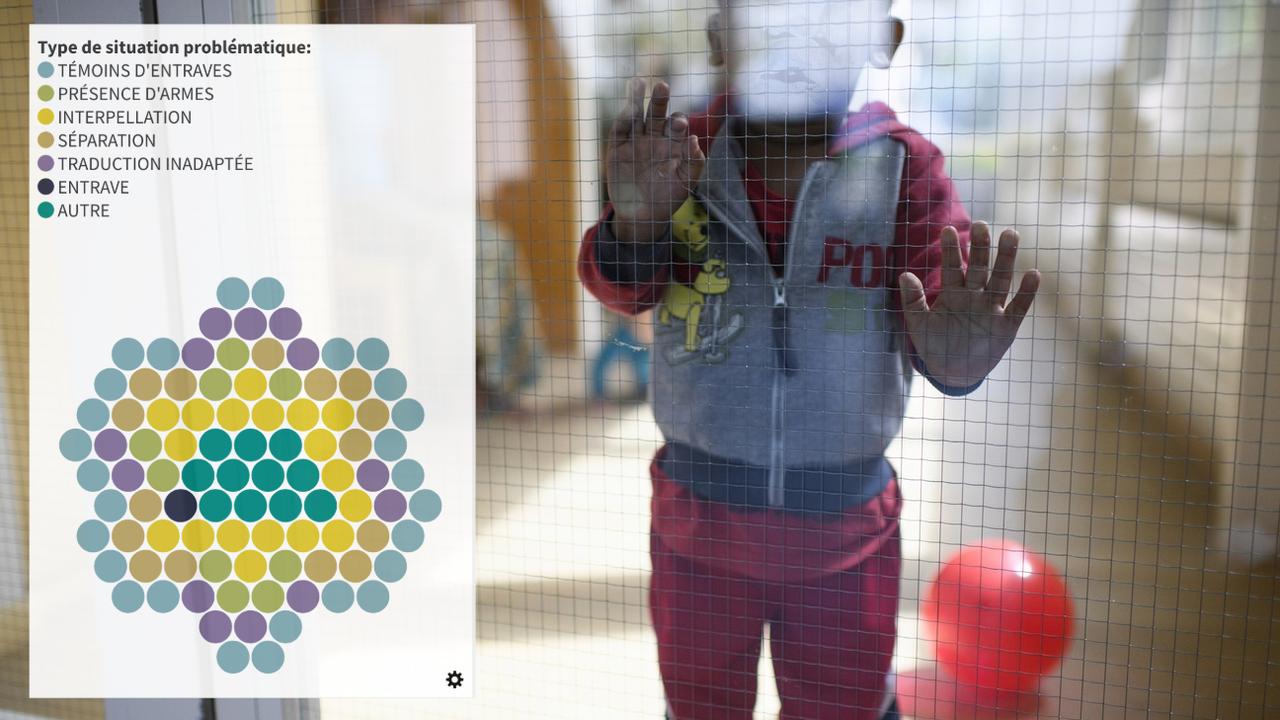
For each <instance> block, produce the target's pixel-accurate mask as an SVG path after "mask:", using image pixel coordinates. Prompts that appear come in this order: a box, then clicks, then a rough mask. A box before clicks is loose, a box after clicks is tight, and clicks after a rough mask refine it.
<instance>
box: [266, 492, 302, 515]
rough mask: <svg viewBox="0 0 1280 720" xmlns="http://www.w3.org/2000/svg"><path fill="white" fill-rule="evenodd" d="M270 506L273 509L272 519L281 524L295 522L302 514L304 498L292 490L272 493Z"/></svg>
mask: <svg viewBox="0 0 1280 720" xmlns="http://www.w3.org/2000/svg"><path fill="white" fill-rule="evenodd" d="M268 505H269V507H270V509H271V517H273V518H275V519H276V520H279V521H280V522H289V521H291V520H295V519H297V517H298V515H300V514H302V498H300V497H298V493H296V492H294V491H292V490H280V491H278V492H274V493H271V501H270V502H269V503H268Z"/></svg>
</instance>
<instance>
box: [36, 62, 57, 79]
mask: <svg viewBox="0 0 1280 720" xmlns="http://www.w3.org/2000/svg"><path fill="white" fill-rule="evenodd" d="M36 72H39V73H40V77H42V78H47V77H53V63H51V62H42V63H40V64H39V65H37V66H36Z"/></svg>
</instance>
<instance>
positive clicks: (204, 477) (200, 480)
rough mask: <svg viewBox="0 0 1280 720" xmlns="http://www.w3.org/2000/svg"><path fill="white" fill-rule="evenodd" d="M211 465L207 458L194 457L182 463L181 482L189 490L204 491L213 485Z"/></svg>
mask: <svg viewBox="0 0 1280 720" xmlns="http://www.w3.org/2000/svg"><path fill="white" fill-rule="evenodd" d="M214 476H215V474H214V470H213V465H211V464H209V461H208V460H201V459H200V458H194V459H192V460H188V461H187V462H186V463H184V464H183V465H182V484H183V485H186V486H187V489H188V490H190V491H191V492H204V491H205V490H208V489H209V488H210V487H212V486H213V480H214Z"/></svg>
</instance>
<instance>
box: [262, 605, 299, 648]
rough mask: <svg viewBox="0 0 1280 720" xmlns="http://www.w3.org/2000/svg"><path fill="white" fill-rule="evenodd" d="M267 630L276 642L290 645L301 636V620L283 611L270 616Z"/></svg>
mask: <svg viewBox="0 0 1280 720" xmlns="http://www.w3.org/2000/svg"><path fill="white" fill-rule="evenodd" d="M267 629H268V631H269V632H270V633H271V637H273V638H275V640H276V642H282V643H291V642H293V641H294V640H297V639H298V637H299V636H300V635H302V620H300V619H298V616H297V615H295V614H293V613H291V612H289V611H288V610H285V611H283V612H278V613H276V614H275V615H272V616H271V623H270V625H268V627H267Z"/></svg>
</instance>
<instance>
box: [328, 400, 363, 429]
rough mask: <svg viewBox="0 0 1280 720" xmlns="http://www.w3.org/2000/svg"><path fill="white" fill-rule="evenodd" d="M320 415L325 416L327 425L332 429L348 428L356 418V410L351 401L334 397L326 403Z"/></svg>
mask: <svg viewBox="0 0 1280 720" xmlns="http://www.w3.org/2000/svg"><path fill="white" fill-rule="evenodd" d="M320 416H321V417H322V418H324V424H325V427H327V428H329V429H330V430H346V429H347V428H348V427H350V426H351V421H352V420H354V419H355V417H356V412H355V410H353V409H352V408H351V403H349V402H347V401H346V400H343V399H341V398H334V399H333V400H330V401H329V402H327V403H325V404H324V410H322V411H321V412H320Z"/></svg>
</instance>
